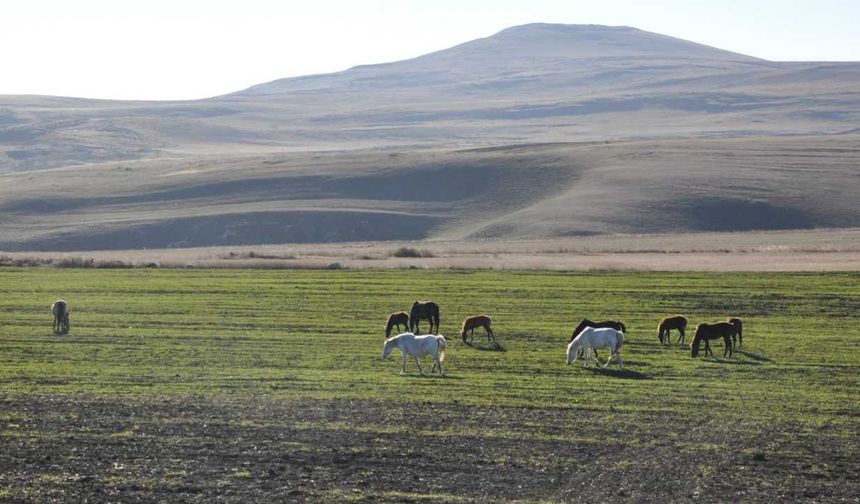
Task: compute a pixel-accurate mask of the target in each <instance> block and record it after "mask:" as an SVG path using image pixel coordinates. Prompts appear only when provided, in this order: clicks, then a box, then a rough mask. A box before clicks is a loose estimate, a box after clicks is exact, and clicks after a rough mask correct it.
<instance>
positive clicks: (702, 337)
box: [382, 301, 744, 374]
mask: <svg viewBox="0 0 860 504" xmlns="http://www.w3.org/2000/svg"><path fill="white" fill-rule="evenodd" d="M421 320H428V321H429V322H430V334H426V335H423V336H420V335H418V334H417V333H418V332H419V331H420V328H419V324H420V322H421ZM491 322H492V319H491V318H490V317H488V316H487V315H475V316H471V317H466V319H465V320H464V321H463V325H462V326H461V328H460V338H461V339H462V340H463V342H468V341H474V333H475V329H477V328H480V327H483V328H484V332H485V333H486V336H487V342H488V343H489V342H492V343H493V344H494V345H496V335H495V334H494V333H493V329H492V327H491V325H490V324H491ZM401 325H402V326H403V327H404V328H407V329H409V332H405V333H401V334H398V335H396V336H394V337H392V336H391V331H392V329H393V328H394V327H397V330H398V331H399V330H400V326H401ZM434 328H435V332H437V333H438V332H439V305H438V304H436V303H435V302H433V301H415V302H414V303H413V304H412V309H411V310H410V312H409V313H406V312H405V311H403V312H397V313H392V314H391V315H389V316H388V322H387V323H386V325H385V344H384V347H383V351H382V358H383V359H385V358H388V357H389V356H390V355H391V352H392V351H393V350H394V349H395V348H397V349H398V350H400V354H401V355H402V356H403V366H402V367H401V370H400V373H401V374H404V373H406V361H407V356H412V357H414V358H415V363H416V364H417V365H418V370H419V372H420V373H421V374H424V368H423V367H422V366H421V361H420V358H421V357H424V356H427V355H431V356H432V357H433V367H432V368H431V370H430V373H431V374H432V373H433V372H434V371H437V370H438V372H439V374H442V361H443V360H445V350H446V348H447V341H446V340H445V337H444V336H442V335H441V334H433V333H434ZM686 330H687V318H686V317H684V316H682V315H673V316H671V317H665V318H664V319H662V320H660V322H659V323H658V324H657V339H658V340H659V341H660V344H661V345H662V344H671V339H670V332H671V331H678V344H683V343H684V340H685V333H686ZM626 331H627V328H626V327H625V326H624V323H623V322H620V321H617V320H603V321H599V322H594V321H592V320H588V319H583V320H582V322H580V323H579V324H578V325H577V326H576V328H575V329H574V330H573V333H571V335H570V339H569V340H568V345H567V363H568V364H571V363H572V362H574V361H575V360H576V359H578V358H579V356H580V355H583V360H584V362H585V364H584V365H586V366H587V365H588V363H589V362H591V361H593V362H595V363H596V364H598V365H600V361H599V360H598V358H597V350H599V349H602V348H608V349H609V357H608V358H607V359H606V363H605V364H603V367H606V366H608V365H609V363H610V362H611V361H612V359H613V358H615V359H616V360H617V361H618V366H619V367H622V366H623V365H624V361H623V360H622V359H621V347H622V345H623V344H624V334H625V332H626ZM718 338H722V339H723V344H724V350H723V357H726V356H731V355H732V354H733V352H734V348H735V347H738V346H743V342H744V340H743V321H742V320H741V319H739V318H737V317H728V318H727V319H726V320H725V321H724V322H717V323H713V324H710V323H701V324H699V325H697V326H696V332H695V333H694V335H693V341H692V342H691V343H690V356H691V357H697V356H698V355H699V351H700V348H701V346H702V343H703V342H704V344H705V355H706V356H707V355H711V356H713V355H714V353H713V352H712V351H711V345H710V341H711V340H715V339H718Z"/></svg>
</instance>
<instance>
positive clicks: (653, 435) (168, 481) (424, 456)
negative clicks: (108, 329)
mask: <svg viewBox="0 0 860 504" xmlns="http://www.w3.org/2000/svg"><path fill="white" fill-rule="evenodd" d="M0 404H2V410H3V412H4V416H3V417H2V420H0V436H2V443H3V446H4V450H3V453H2V455H0V487H2V488H3V489H4V492H5V493H3V494H2V495H0V501H3V502H47V501H62V502H70V501H78V502H84V501H121V502H155V501H162V502H164V501H171V502H187V501H206V502H211V501H213V500H217V501H219V502H249V501H250V502H254V501H263V500H267V501H273V500H287V501H293V502H295V501H311V502H331V501H343V500H347V499H351V500H355V501H359V502H424V501H440V502H452V501H460V502H499V501H507V500H524V501H539V500H548V501H588V502H598V501H605V500H613V501H621V502H667V501H673V502H674V501H681V500H697V501H701V502H727V501H746V502H761V501H774V500H777V501H785V502H788V501H811V500H815V501H816V502H853V500H856V488H857V486H858V483H860V481H858V476H857V475H858V474H860V457H858V453H857V447H858V444H857V439H856V433H854V434H852V435H850V438H849V439H846V438H844V437H840V435H839V433H838V430H835V431H834V430H829V429H822V430H810V429H808V428H803V427H801V426H793V425H776V424H769V425H756V424H750V423H747V422H745V421H744V420H743V419H733V420H734V421H729V422H727V421H726V419H725V418H720V419H718V418H709V417H707V416H704V415H706V414H704V415H703V416H699V417H697V418H695V419H693V418H687V417H683V416H676V415H671V414H662V415H656V414H651V413H621V412H618V413H615V412H595V411H590V410H582V409H562V410H558V409H530V408H501V407H467V406H461V405H457V404H437V403H389V402H375V401H339V400H331V401H319V400H301V401H273V400H268V399H266V398H264V397H255V398H247V399H242V400H220V399H212V398H195V397H186V398H163V399H159V398H148V399H130V400H127V399H125V398H120V397H116V398H91V397H82V396H27V397H5V398H2V399H0ZM842 435H843V436H844V433H843V434H842ZM852 499H853V500H852Z"/></svg>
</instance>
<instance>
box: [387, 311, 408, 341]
mask: <svg viewBox="0 0 860 504" xmlns="http://www.w3.org/2000/svg"><path fill="white" fill-rule="evenodd" d="M401 325H402V326H403V329H409V314H408V313H406V312H405V311H401V312H397V313H392V314H391V315H389V316H388V323H386V324H385V339H388V338H390V337H391V330H392V329H393V328H394V326H397V330H398V331H400V326H401Z"/></svg>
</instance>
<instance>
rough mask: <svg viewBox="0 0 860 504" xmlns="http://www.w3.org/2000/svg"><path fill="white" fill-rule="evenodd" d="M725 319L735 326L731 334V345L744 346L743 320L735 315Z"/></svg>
mask: <svg viewBox="0 0 860 504" xmlns="http://www.w3.org/2000/svg"><path fill="white" fill-rule="evenodd" d="M727 321H728V323H729V324H731V325H733V326H734V328H735V332H734V334H732V346H736V347H738V348H740V347H742V346H744V322H743V321H742V320H741V319H739V318H737V317H729V318H728V319H727Z"/></svg>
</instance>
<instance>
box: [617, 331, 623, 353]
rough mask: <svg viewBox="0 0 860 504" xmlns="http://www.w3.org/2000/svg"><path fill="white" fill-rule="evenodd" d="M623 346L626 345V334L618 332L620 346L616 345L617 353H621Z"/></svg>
mask: <svg viewBox="0 0 860 504" xmlns="http://www.w3.org/2000/svg"><path fill="white" fill-rule="evenodd" d="M622 345H624V332H622V331H618V344H616V345H615V351H616V352H620V351H621V347H622Z"/></svg>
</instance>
